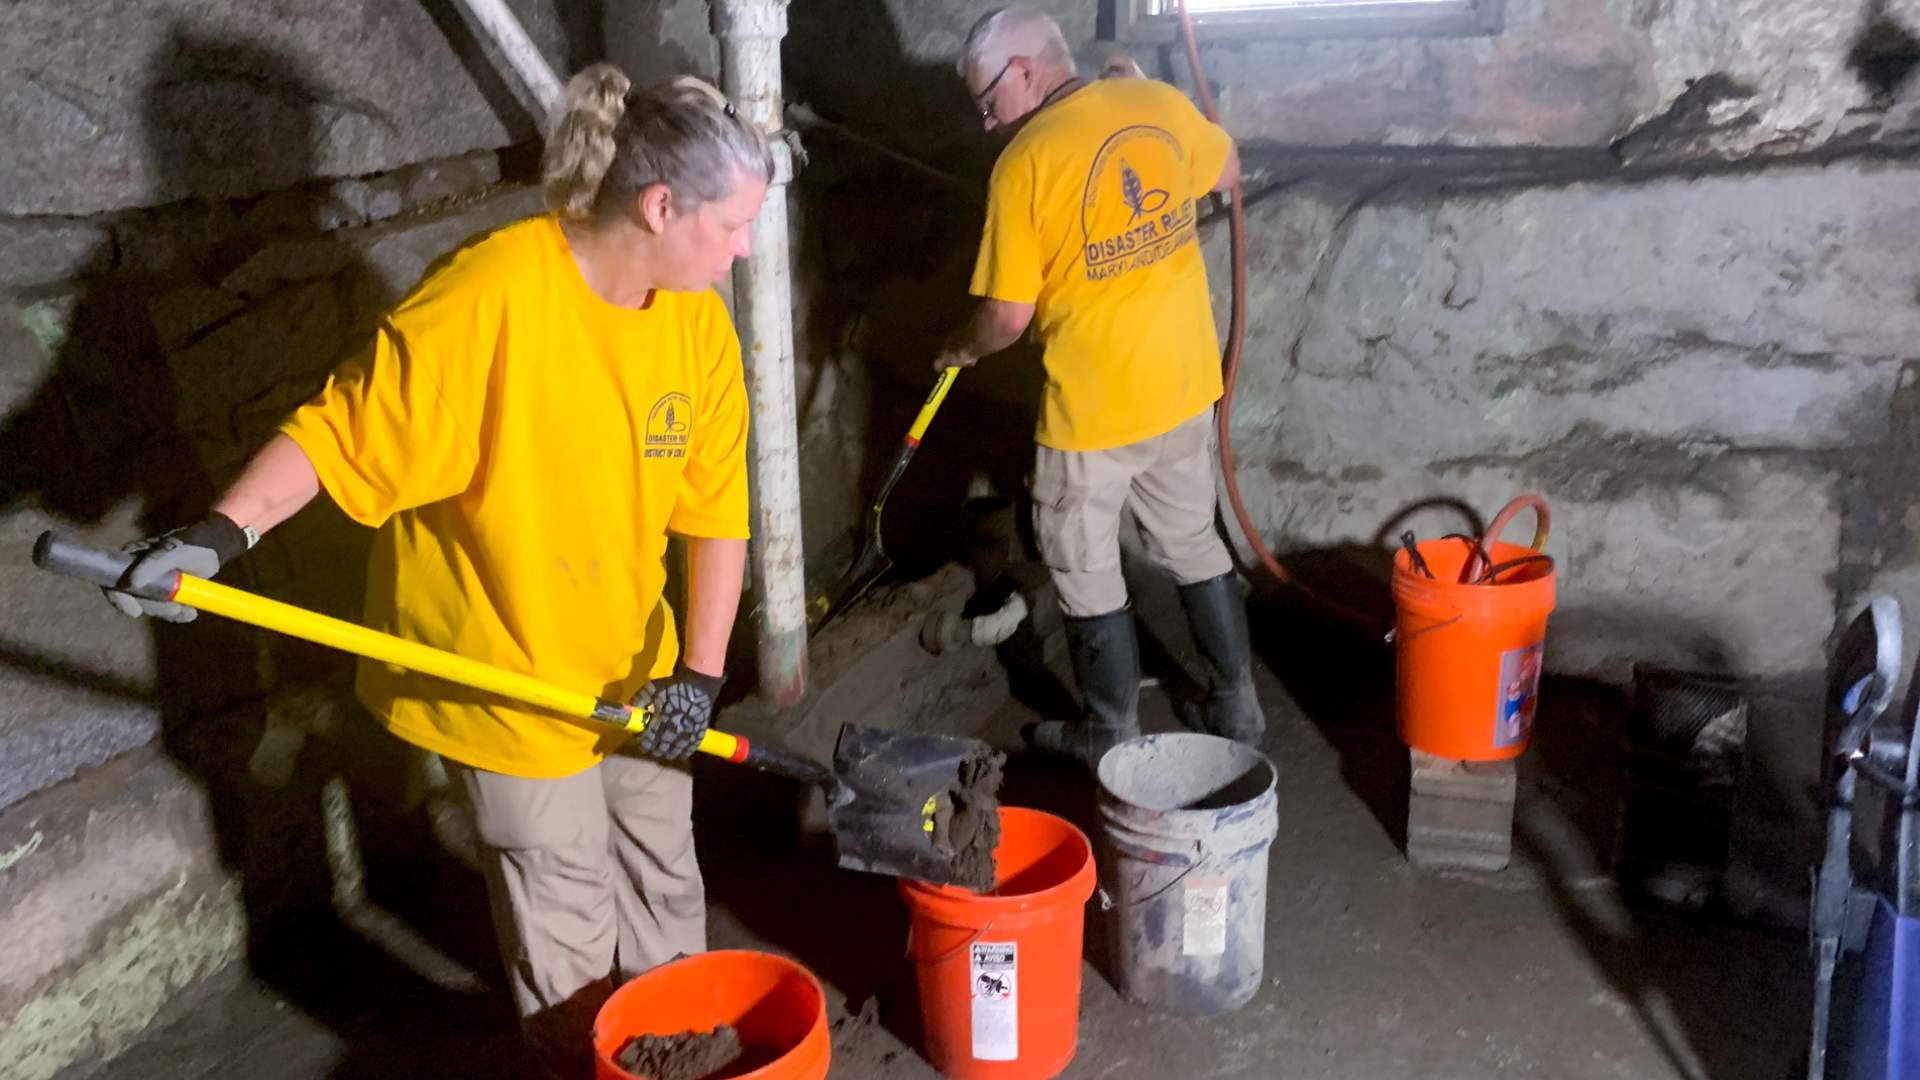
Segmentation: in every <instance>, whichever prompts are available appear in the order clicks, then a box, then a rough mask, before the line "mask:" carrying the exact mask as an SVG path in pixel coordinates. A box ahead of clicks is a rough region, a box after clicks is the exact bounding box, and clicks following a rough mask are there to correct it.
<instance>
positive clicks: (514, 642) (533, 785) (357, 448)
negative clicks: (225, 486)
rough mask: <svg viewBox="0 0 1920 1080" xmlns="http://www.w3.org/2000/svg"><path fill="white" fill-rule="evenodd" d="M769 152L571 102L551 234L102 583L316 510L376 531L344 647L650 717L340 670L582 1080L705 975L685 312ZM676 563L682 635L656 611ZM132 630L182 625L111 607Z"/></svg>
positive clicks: (549, 166) (696, 357) (726, 456)
mask: <svg viewBox="0 0 1920 1080" xmlns="http://www.w3.org/2000/svg"><path fill="white" fill-rule="evenodd" d="M772 170H773V158H772V154H771V152H770V151H769V148H768V145H767V142H766V139H765V136H764V134H763V133H762V132H760V131H759V129H758V128H756V127H754V126H753V125H752V124H751V123H749V122H747V121H745V120H743V119H741V118H739V117H738V116H737V115H736V113H735V111H734V109H733V107H732V106H731V105H729V104H728V103H727V102H726V100H725V98H724V97H722V96H721V95H720V93H719V91H717V90H715V89H713V88H712V87H710V86H707V85H705V84H704V83H700V82H698V81H697V80H676V81H675V82H674V83H672V84H667V85H662V86H657V87H652V88H649V89H645V90H632V88H631V86H630V84H629V83H628V81H627V79H626V77H625V76H624V75H621V74H620V73H619V72H618V71H615V70H614V69H613V68H611V67H610V66H608V65H605V64H597V65H594V66H593V67H590V68H588V69H587V70H585V71H583V72H581V73H580V74H579V75H576V76H575V77H574V79H573V81H572V82H571V83H570V84H569V85H568V87H567V99H566V102H565V104H564V108H563V109H562V110H561V115H560V117H559V120H558V123H557V125H556V128H555V131H554V132H553V133H552V135H551V137H550V138H549V140H548V142H547V148H546V157H545V160H544V161H543V163H542V172H543V179H544V180H545V186H546V193H547V197H548V202H549V204H550V205H551V206H552V207H553V212H552V213H549V214H545V215H542V216H540V217H536V218H532V219H529V220H526V221H522V222H519V223H517V224H514V225H510V226H507V227H506V228H503V229H500V230H498V231H496V232H493V233H492V234H490V235H487V236H484V237H476V238H475V239H474V240H473V241H471V242H469V244H468V245H467V246H466V247H465V248H463V249H462V250H460V251H458V252H456V253H455V254H454V255H452V256H451V257H450V258H448V259H447V260H445V261H443V262H442V263H441V264H440V265H439V266H438V267H437V268H436V269H435V270H434V271H432V272H431V273H430V274H429V275H428V276H427V277H426V279H425V280H423V281H422V282H421V283H420V284H419V285H418V286H417V287H416V288H415V289H414V291H413V292H412V293H411V294H410V295H409V296H408V297H407V298H406V299H405V300H403V301H402V302H401V303H400V305H399V306H398V307H397V308H395V309H394V310H393V311H392V312H391V313H389V314H388V315H387V316H386V317H385V318H383V319H382V320H381V321H380V323H379V326H378V328H377V330H376V332H375V334H374V338H373V341H372V343H371V345H369V346H368V348H367V349H366V350H365V351H364V352H362V353H361V354H360V355H359V356H357V357H355V358H354V359H352V360H350V361H348V362H347V363H345V364H344V365H342V366H341V367H340V368H339V369H338V370H337V371H336V372H335V373H334V375H333V377H332V379H331V380H330V381H329V382H328V384H327V386H326V388H325V389H324V390H322V391H321V392H320V395H319V396H318V397H316V398H315V399H314V400H313V401H311V402H309V403H308V404H307V405H306V406H304V407H303V408H301V409H300V410H299V411H298V412H296V413H295V414H294V415H293V417H292V418H291V419H289V420H288V421H287V422H286V424H285V425H284V426H283V427H282V428H281V431H280V433H279V434H278V435H277V436H276V437H275V438H274V439H273V440H272V441H271V442H269V443H268V444H267V445H266V447H264V448H263V449H262V450H261V452H260V453H259V455H257V456H256V457H255V458H254V459H253V461H252V462H250V463H249V464H248V466H247V469H246V471H245V472H244V473H243V474H242V475H241V477H240V479H239V480H238V481H236V482H235V484H234V485H233V487H232V488H231V489H229V490H228V492H227V493H226V494H225V495H224V496H223V497H222V498H221V500H220V502H219V503H218V504H217V505H216V506H215V507H214V512H213V513H211V514H210V515H209V516H208V518H207V519H206V520H205V521H202V522H201V523H199V524H197V525H193V526H190V527H188V528H186V529H182V530H179V531H177V532H175V533H171V534H168V535H167V536H164V537H156V538H153V539H152V540H149V541H145V542H143V543H142V544H141V545H139V549H138V551H137V557H136V560H135V562H134V565H133V568H132V570H131V571H130V572H129V580H128V584H129V585H131V586H133V587H135V588H139V587H141V586H144V585H147V584H150V583H152V582H154V581H157V580H159V579H161V578H163V577H164V576H165V575H167V574H168V573H171V572H172V571H174V570H185V571H186V572H188V573H192V574H195V575H196V576H200V577H211V576H213V574H214V573H216V572H217V571H218V570H219V569H220V567H221V566H222V564H224V563H226V562H228V561H231V560H232V559H233V558H235V557H237V556H238V555H239V554H241V553H243V552H245V551H246V550H247V549H248V548H249V547H251V546H252V543H253V541H254V540H255V539H257V537H258V535H259V534H260V533H262V532H265V531H266V530H267V529H270V528H272V527H273V526H275V525H277V524H278V523H280V522H282V521H284V520H285V519H286V518H287V517H289V516H290V515H291V514H293V512H294V511H296V510H298V509H299V508H300V507H301V506H303V505H304V504H305V503H306V502H307V501H309V500H310V499H312V498H314V497H315V496H316V495H317V494H318V493H319V492H321V491H325V492H326V493H327V494H328V495H329V496H331V497H332V498H333V500H334V502H336V503H337V504H339V506H340V508H341V509H342V510H344V511H345V512H346V513H347V514H348V516H350V517H352V518H354V519H355V520H356V521H359V522H361V523H362V524H365V525H369V526H373V527H376V528H378V529H379V533H378V534H377V536H376V539H375V542H374V550H373V556H372V559H371V562H370V564H369V566H368V572H367V597H366V614H365V621H366V622H367V623H368V624H369V625H371V626H372V627H374V628H375V629H378V630H383V631H386V632H388V633H391V634H396V635H399V636H400V637H403V638H408V639H410V640H414V641H419V642H423V643H425V644H428V645H432V646H435V647H436V648H440V649H445V650H448V651H450V652H454V653H457V654H459V655H461V656H465V657H467V658H469V659H473V660H479V661H483V662H485V663H488V664H492V665H494V666H496V667H500V668H504V669H506V670H508V671H512V672H516V673H520V674H526V675H531V676H534V677H536V678H538V679H541V680H543V681H546V682H549V683H552V684H555V685H558V686H563V687H568V688H571V689H574V690H579V691H585V692H587V693H591V694H594V695H596V696H600V697H604V698H609V699H613V700H627V699H631V700H632V701H633V702H634V703H635V704H636V705H639V706H642V707H643V708H645V709H646V710H647V712H648V721H647V725H646V730H645V731H644V732H643V733H642V734H641V735H640V736H639V737H638V738H635V739H633V740H632V742H633V744H634V745H633V746H632V747H631V748H630V750H626V751H624V752H620V753H616V752H615V751H616V750H622V744H623V743H625V742H627V741H628V740H627V736H626V734H625V732H624V731H619V730H615V729H612V728H610V727H604V726H601V727H596V726H594V725H592V724H588V723H584V722H581V721H577V720H571V719H568V718H565V717H562V716H559V715H557V714H553V713H548V712H545V711H543V710H541V709H539V708H536V707H532V706H528V705H526V704H524V703H521V702H517V701H513V700H509V699H506V698H501V697H498V696H495V695H492V694H487V693H483V692H480V691H476V690H471V689H468V688H465V687H461V686H458V685H455V684H452V683H447V682H443V681H440V680H438V679H435V678H432V677H429V676H423V675H418V674H414V673H411V672H405V671H401V670H399V669H396V668H392V667H388V666H386V665H384V664H379V663H374V662H370V661H367V662H362V663H361V665H360V671H359V678H358V681H357V684H356V688H357V690H358V692H359V697H360V700H361V701H362V702H364V703H365V704H366V706H367V708H368V710H369V711H370V712H371V713H372V714H373V716H374V718H375V719H376V720H378V721H379V722H380V723H381V724H382V725H384V726H385V727H386V728H387V729H388V730H390V731H392V732H393V733H394V734H395V735H397V736H399V737H400V738H402V739H404V740H406V741H407V742H410V743H412V744H414V745H416V746H419V747H423V748H425V749H427V750H431V751H434V752H436V753H438V754H440V755H442V756H443V757H445V758H446V759H447V760H448V762H449V771H450V772H451V773H452V774H453V775H454V776H455V777H456V778H457V779H458V780H459V782H460V784H461V786H462V787H463V788H464V790H465V792H466V794H467V796H468V797H469V799H470V800H471V803H472V807H473V811H474V818H475V825H476V827H477V831H478V833H479V837H480V839H481V841H482V842H483V843H484V845H485V847H486V851H485V859H484V865H483V869H484V871H485V874H486V879H487V891H488V895H489V899H490V901H491V903H492V906H493V911H494V916H495V918H494V922H495V925H496V927H497V928H498V931H499V934H500V939H501V941H500V945H501V951H502V954H503V957H504V959H505V964H506V970H507V975H508V979H509V981H510V983H511V989H512V992H513V997H514V1001H515V1004H516V1005H517V1006H518V1007H519V1010H520V1013H521V1017H522V1025H523V1031H524V1033H525V1035H526V1037H527V1041H528V1043H529V1044H530V1045H531V1047H532V1049H533V1050H534V1052H535V1054H536V1055H537V1056H538V1058H539V1059H540V1061H541V1062H542V1063H543V1064H544V1065H545V1066H546V1067H547V1069H548V1072H549V1073H550V1074H551V1075H552V1076H555V1077H566V1078H570V1080H584V1078H585V1077H587V1076H589V1075H591V1074H592V1072H593V1052H592V1046H591V1043H590V1041H589V1038H588V1029H589V1027H590V1025H591V1022H592V1019H593V1016H594V1012H595V1010H596V1009H597V1007H598V1005H599V1004H600V1002H602V1001H604V1000H605V998H606V995H607V994H608V993H609V992H610V991H611V989H612V988H613V986H615V985H617V984H618V983H617V981H616V980H618V981H624V980H626V979H629V978H632V977H634V976H635V975H638V974H640V973H642V972H644V971H646V970H647V969H649V968H651V967H653V966H655V965H657V964H661V963H664V962H666V961H668V960H671V959H673V958H674V957H675V956H676V955H678V954H681V953H695V952H700V951H703V950H704V949H705V948H706V906H705V890H704V887H703V885H702V882H701V877H700V866H699V863H698V861H697V860H696V858H695V855H694V847H693V829H692V818H691V814H692V798H693V778H692V774H691V772H690V770H689V769H688V767H687V764H686V761H687V759H688V758H689V757H691V756H692V754H693V752H694V750H695V749H696V747H697V746H698V745H699V742H700V739H701V737H702V735H704V734H705V732H706V727H707V724H708V721H709V719H710V717H711V715H712V712H713V706H714V702H715V700H716V699H717V697H718V695H719V690H720V683H721V675H722V667H723V664H724V661H725V658H726V650H727V639H728V637H729V635H730V634H731V632H732V628H733V621H734V616H735V611H736V607H737V605H738V603H739V598H740V585H741V579H742V573H743V569H744V565H745V560H746V538H747V516H748V511H747V478H746V462H745V453H746V439H747V414H748V409H747V395H746V388H745V385H744V378H743V373H742V370H741V362H740V344H739V341H738V339H737V338H736V337H735V335H734V331H733V326H732V324H731V323H730V322H729V320H728V317H727V312H726V309H725V307H724V306H723V305H722V304H721V301H720V299H719V297H718V296H717V295H715V294H714V292H713V291H712V286H713V285H714V284H716V283H717V282H718V281H719V280H721V278H722V277H724V276H725V274H726V273H727V272H728V270H729V269H730V268H731V266H732V264H733V261H734V260H735V259H736V258H739V257H741V256H744V255H746V254H747V237H748V227H749V225H750V224H751V222H752V221H753V218H754V217H755V215H757V214H758V213H759V210H760V204H761V201H762V199H763V198H764V197H765V195H766V191H767V186H768V183H769V181H770V180H771V178H772ZM670 533H671V534H675V535H679V536H682V537H685V538H686V539H687V552H688V554H687V563H688V567H687V578H688V581H687V611H686V613H685V614H686V618H685V620H684V621H685V626H684V648H682V636H681V633H680V632H679V630H678V629H677V628H676V626H675V619H674V615H673V612H672V610H671V609H669V608H668V606H667V604H666V602H665V601H664V599H663V598H662V589H663V587H664V585H665V582H666V571H665V567H664V564H663V562H662V555H663V553H664V552H665V550H666V545H667V537H668V534H670ZM109 599H111V600H112V601H113V602H114V604H115V606H117V607H120V608H121V609H122V610H124V611H127V612H128V613H129V614H149V615H154V616H157V617H160V618H168V619H176V620H177V619H184V618H189V617H191V616H192V614H193V613H192V611H191V610H190V609H186V608H182V607H181V606H180V605H178V604H171V603H156V602H154V601H149V600H145V599H140V598H138V597H135V596H132V595H129V594H127V593H121V592H111V591H110V592H109Z"/></svg>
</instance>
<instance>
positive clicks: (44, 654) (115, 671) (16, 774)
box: [0, 304, 159, 807]
mask: <svg viewBox="0 0 1920 1080" xmlns="http://www.w3.org/2000/svg"><path fill="white" fill-rule="evenodd" d="M45 316H46V313H45V312H44V311H42V310H40V309H38V308H28V309H26V310H21V309H19V308H16V307H13V306H10V305H5V304H0V431H4V430H5V420H4V418H7V417H11V416H12V415H14V414H15V413H16V412H17V411H19V410H22V409H23V407H25V406H26V405H27V404H28V402H29V401H31V400H32V399H33V398H34V397H35V396H36V395H37V394H38V393H39V391H40V390H41V388H42V386H43V385H44V384H45V383H46V381H47V378H48V376H49V374H50V373H51V371H52V362H51V359H50V357H51V356H52V355H53V351H54V349H53V346H54V345H55V344H57V339H56V340H43V339H42V337H41V334H45V335H47V336H48V338H53V336H54V335H56V334H57V333H58V332H59V326H58V324H57V323H55V322H54V321H53V320H51V319H49V318H45ZM37 317H38V321H40V325H39V328H38V329H39V333H36V332H35V329H34V327H33V325H31V324H32V323H34V322H35V321H36V319H37ZM9 471H11V470H9ZM136 512H137V507H134V506H131V505H126V506H121V507H118V508H116V509H115V511H113V512H112V513H110V514H109V515H108V516H107V518H106V519H105V520H103V521H101V522H99V523H97V524H96V525H95V526H94V527H92V528H87V529H79V530H74V531H77V532H79V533H80V534H81V535H83V536H85V537H86V538H87V539H89V540H91V541H93V542H95V543H98V544H101V545H104V546H111V547H117V546H119V545H120V544H122V543H125V542H126V541H128V540H131V539H133V537H134V536H135V535H137V530H136V527H135V524H134V520H133V518H134V515H135V513H136ZM56 525H63V526H65V527H67V528H69V529H73V527H74V523H71V522H60V521H58V520H56V519H54V518H53V517H50V516H48V515H46V514H43V513H39V512H36V511H34V510H31V509H29V508H27V507H24V506H9V505H7V502H6V499H5V497H4V496H0V807H4V806H7V805H8V804H11V803H14V802H17V801H18V800H20V799H21V798H24V797H25V796H27V795H28V794H30V793H32V792H34V791H38V790H40V789H41V788H44V787H47V786H48V785H50V784H54V783H57V782H59V781H61V780H64V779H66V778H67V777H69V776H72V775H73V774H74V772H75V771H77V770H79V769H82V768H86V767H89V766H93V765H98V764H100V763H101V762H103V761H106V760H107V759H109V758H111V757H113V756H114V755H116V754H119V753H121V752H122V751H125V750H127V749H128V748H130V747H134V746H138V745H140V744H142V743H144V742H147V741H148V740H150V739H152V738H153V737H154V735H155V734H156V733H157V732H158V731H159V710H158V708H157V706H156V705H155V704H154V690H155V687H154V685H153V665H154V657H153V646H152V640H151V635H150V632H149V630H148V629H147V628H146V627H144V626H142V625H141V624H140V623H138V622H136V621H134V620H132V619H128V618H126V617H124V616H122V615H119V614H118V613H116V612H115V611H113V609H112V608H110V607H108V606H107V604H106V602H105V601H104V600H102V599H101V597H100V594H99V592H98V591H97V590H95V589H93V588H92V587H90V586H87V585H83V584H80V583H79V582H75V581H70V580H67V579H63V578H58V577H55V576H53V575H51V574H48V573H46V572H45V571H42V570H39V569H37V568H35V567H34V566H33V564H32V561H31V559H30V554H31V552H32V549H33V542H34V540H35V538H37V537H38V536H39V535H40V533H41V532H42V531H43V530H45V529H48V528H51V527H54V526H56Z"/></svg>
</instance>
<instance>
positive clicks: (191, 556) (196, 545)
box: [100, 511, 251, 622]
mask: <svg viewBox="0 0 1920 1080" xmlns="http://www.w3.org/2000/svg"><path fill="white" fill-rule="evenodd" d="M250 546H251V544H250V543H249V541H248V537H247V532H246V530H245V529H242V528H241V527H240V526H238V525H235V524H234V523H233V519H232V518H230V517H228V516H227V515H225V514H222V513H219V512H217V511H216V512H214V513H211V514H208V515H207V519H206V520H205V521H202V522H200V523H199V524H197V525H189V526H187V527H186V528H184V529H175V530H173V531H172V532H170V533H167V534H166V535H165V536H149V537H147V538H146V539H144V540H136V541H134V542H133V543H131V544H128V545H127V546H126V547H125V548H123V549H122V550H123V551H125V552H126V553H127V554H129V555H132V556H133V565H132V566H131V567H130V568H128V570H127V574H126V576H125V577H123V578H122V579H121V581H122V582H123V584H124V587H125V588H128V589H144V588H147V587H148V586H151V585H157V584H160V583H162V582H164V581H165V580H166V579H167V577H168V575H170V574H172V573H173V572H174V571H176V570H177V571H179V572H181V573H183V574H192V575H193V576H194V577H197V578H210V577H212V576H213V575H215V574H217V573H219V572H220V568H221V567H222V566H225V565H226V564H228V563H230V562H232V561H233V560H235V559H237V558H239V557H240V556H241V555H242V554H244V553H245V552H246V550H247V548H248V547H250ZM100 591H101V592H103V593H105V594H106V596H107V602H108V603H110V604H112V605H113V606H114V607H116V608H118V609H119V610H120V613H121V614H123V615H131V616H133V617H134V618H136V619H137V618H139V617H140V616H142V615H151V616H153V617H154V618H156V619H165V620H166V621H167V622H192V621H193V619H194V616H196V615H198V614H200V613H199V612H197V611H195V610H193V609H192V608H190V607H188V606H186V605H185V604H176V603H173V602H172V601H169V600H148V599H147V598H145V597H142V596H134V595H133V594H132V593H128V592H122V591H121V590H120V589H102V590H100Z"/></svg>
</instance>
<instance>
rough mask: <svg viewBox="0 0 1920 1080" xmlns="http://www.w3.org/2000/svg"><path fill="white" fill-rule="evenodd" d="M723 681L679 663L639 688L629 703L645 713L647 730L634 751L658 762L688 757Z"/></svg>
mask: <svg viewBox="0 0 1920 1080" xmlns="http://www.w3.org/2000/svg"><path fill="white" fill-rule="evenodd" d="M725 682H726V678H725V677H724V676H720V675H704V674H701V673H700V672H698V671H694V670H692V669H690V668H688V667H687V666H686V665H684V664H683V665H680V666H679V667H676V668H674V669H673V674H671V675H669V676H667V677H666V678H664V679H656V680H654V681H653V682H650V683H648V684H647V685H645V686H643V687H641V688H640V692H639V693H637V694H635V695H633V701H632V703H631V704H632V705H633V707H634V708H636V709H644V710H646V712H647V727H646V730H645V731H642V732H641V733H640V738H639V739H637V740H635V744H634V749H636V750H638V751H640V752H641V753H642V754H645V755H647V756H648V757H651V758H658V759H660V760H661V761H685V760H687V759H688V758H690V757H692V756H693V754H694V751H696V750H698V749H700V739H701V738H702V737H703V736H705V735H706V733H707V725H708V724H710V723H712V722H713V706H714V703H715V702H717V701H719V700H720V687H721V684H723V683H725Z"/></svg>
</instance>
